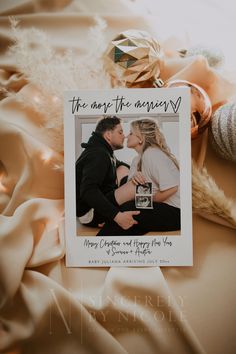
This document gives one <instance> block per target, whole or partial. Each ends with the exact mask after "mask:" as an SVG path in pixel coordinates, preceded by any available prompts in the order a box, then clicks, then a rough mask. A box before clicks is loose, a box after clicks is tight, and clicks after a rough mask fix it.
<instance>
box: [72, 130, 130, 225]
mask: <svg viewBox="0 0 236 354" xmlns="http://www.w3.org/2000/svg"><path fill="white" fill-rule="evenodd" d="M81 146H82V147H83V148H84V151H83V152H82V154H81V155H80V157H79V158H78V160H77V161H76V209H77V216H82V215H84V214H86V213H87V212H88V211H89V210H90V209H91V208H94V209H95V210H96V211H97V212H98V213H99V214H101V215H102V216H104V218H108V219H113V218H114V217H115V216H116V214H117V213H118V212H119V208H118V206H116V205H115V204H112V203H111V202H110V201H109V200H108V199H107V197H106V194H108V193H110V192H112V191H114V190H115V189H116V188H117V184H116V168H117V167H118V166H119V165H121V164H123V165H126V164H125V163H122V162H120V161H118V160H116V159H115V157H114V154H113V150H112V148H111V146H110V145H109V144H108V143H107V142H106V140H105V139H103V137H102V136H101V135H100V134H98V133H95V132H93V133H92V136H91V137H90V139H89V141H88V143H82V144H81Z"/></svg>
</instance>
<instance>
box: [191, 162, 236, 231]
mask: <svg viewBox="0 0 236 354" xmlns="http://www.w3.org/2000/svg"><path fill="white" fill-rule="evenodd" d="M192 202H193V211H194V212H196V213H198V214H200V215H201V216H203V217H205V218H207V219H210V220H212V221H215V222H218V223H220V224H223V225H226V226H229V227H232V228H236V201H234V200H232V199H230V198H228V197H226V196H225V194H224V192H223V191H222V190H221V189H220V188H219V187H218V186H217V184H216V182H215V181H214V180H213V178H212V177H211V176H210V175H209V174H208V173H207V170H206V168H202V169H199V168H198V167H197V165H196V163H195V162H194V161H193V162H192ZM211 215H213V216H215V217H211Z"/></svg>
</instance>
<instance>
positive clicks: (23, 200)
mask: <svg viewBox="0 0 236 354" xmlns="http://www.w3.org/2000/svg"><path fill="white" fill-rule="evenodd" d="M11 4H13V5H12V7H11V6H10V5H11ZM86 4H87V5H86ZM86 4H85V3H83V2H76V1H74V2H69V1H56V0H55V1H53V2H50V5H49V2H47V1H13V2H10V4H9V5H8V6H7V5H6V4H4V8H3V9H1V5H0V13H2V14H5V15H6V14H7V15H12V14H16V13H18V14H21V15H20V16H19V18H20V25H21V27H22V28H24V27H30V26H34V27H36V28H39V29H43V30H44V31H46V33H47V34H48V35H49V38H50V41H51V43H52V44H53V46H54V47H55V48H56V49H57V50H58V51H62V50H63V49H65V48H70V47H71V48H78V53H80V55H83V53H85V52H86V46H87V43H86V34H87V32H88V29H89V27H90V26H91V25H92V24H93V17H94V14H93V12H92V11H94V12H96V11H98V10H99V11H100V13H102V14H104V13H105V19H106V20H107V23H108V29H107V32H106V37H107V39H110V38H112V36H113V35H114V34H115V33H117V32H119V31H121V30H124V29H128V28H140V29H146V30H149V31H151V29H150V27H149V25H148V22H147V21H145V20H144V19H141V18H138V17H135V16H132V14H130V13H128V10H127V8H126V7H125V5H124V4H123V5H122V4H121V3H119V6H118V4H117V2H115V1H111V2H109V5H108V4H107V3H106V4H105V2H102V1H98V2H94V1H88V2H87V3H86ZM86 6H87V8H89V10H90V13H89V14H85V13H83V10H84V9H86ZM43 10H44V11H45V12H46V11H47V13H39V11H43ZM53 10H55V11H58V13H53V14H52V13H49V12H50V11H53ZM37 11H38V13H37ZM59 11H60V12H59ZM62 11H64V12H62ZM70 11H74V13H73V14H72V13H71V12H70ZM75 11H77V13H75ZM112 11H113V12H116V16H115V15H114V14H113V16H112V15H110V14H108V13H109V12H110V13H112ZM31 12H36V13H34V14H31ZM26 13H28V15H25V14H26ZM124 14H125V15H126V16H124ZM0 40H1V44H2V45H1V55H0V83H1V87H2V88H5V89H8V90H12V91H14V92H19V93H20V92H22V91H21V90H25V91H27V94H28V97H29V99H30V97H31V95H33V93H34V89H35V88H34V86H33V85H32V84H31V83H27V80H26V78H25V77H23V76H22V75H21V73H18V72H17V68H16V63H15V60H14V58H13V57H11V56H10V55H9V53H8V48H7V46H8V45H9V44H10V43H11V42H12V34H11V31H10V27H9V21H8V19H7V18H6V17H1V18H0ZM168 53H169V59H168V61H167V64H166V66H165V72H164V73H165V79H170V78H181V79H187V80H190V81H195V82H196V83H198V84H203V86H204V85H205V86H204V88H205V89H206V90H207V92H208V94H209V95H210V97H211V100H212V103H213V104H217V103H219V102H220V101H222V100H225V99H227V97H229V96H230V95H231V94H233V92H234V85H233V84H232V83H230V82H229V81H227V80H225V79H224V78H223V77H222V76H221V75H220V74H218V73H217V72H215V71H214V70H212V69H210V68H209V67H208V65H207V64H206V62H205V61H204V60H201V59H198V60H195V61H193V60H192V59H191V60H189V59H186V60H182V59H181V60H179V59H178V60H177V59H173V60H172V59H171V55H170V54H171V53H170V50H169V52H168ZM173 56H174V54H173ZM196 68H197V69H196ZM206 78H207V80H206ZM206 82H207V84H206ZM1 94H2V96H1V97H2V100H1V103H0V161H1V164H0V212H1V216H0V319H1V321H0V323H1V325H0V351H1V352H3V353H10V352H11V353H15V354H16V353H24V354H25V353H26V354H27V353H36V354H37V353H38V354H41V353H45V354H49V353H50V354H53V353H55V354H58V353H61V354H65V353H70V354H73V353H75V354H77V353H86V354H87V353H91V354H93V353H103V354H104V353H109V354H111V353H112V354H116V353H117V354H123V353H129V354H143V353H147V354H156V353H163V354H164V353H176V354H178V353H179V354H184V353H186V354H190V353H204V352H206V353H214V354H215V353H222V352H224V353H227V354H231V353H232V354H233V353H234V352H235V350H236V345H235V343H234V342H233V340H234V332H235V330H234V328H235V325H236V317H235V294H236V286H235V282H234V279H233V271H232V270H233V269H234V268H235V266H236V257H235V249H236V239H235V236H236V235H235V231H234V230H231V229H229V228H226V227H223V226H220V225H217V224H215V223H212V222H210V221H207V220H204V219H202V218H200V217H194V222H193V233H194V234H193V241H194V267H180V268H179V267H170V268H158V267H152V268H151V267H150V268H126V267H124V268H110V269H108V268H92V269H86V268H85V269H79V268H74V269H73V268H66V267H65V264H64V252H65V251H64V250H65V247H64V201H63V198H64V188H63V179H64V176H63V172H62V169H61V166H62V162H63V154H62V153H60V152H56V150H55V149H53V146H54V144H53V142H52V141H51V140H50V137H49V135H48V131H47V129H46V128H45V127H44V126H43V125H42V122H43V118H44V117H42V116H40V115H39V114H37V112H35V111H34V110H33V109H29V107H26V106H24V105H23V103H21V102H19V101H17V100H16V98H15V97H14V96H12V97H8V98H6V97H5V93H4V90H3V91H2V93H1ZM206 147H207V139H206V138H205V143H204V144H203V143H202V141H201V140H198V141H196V142H195V143H194V146H193V156H194V158H195V159H200V160H199V161H200V162H199V164H200V165H201V164H202V163H203V161H204V158H205V148H206ZM200 151H201V154H200ZM199 154H200V155H201V156H200V158H199ZM205 163H206V166H207V168H208V170H209V172H210V173H211V175H212V176H214V178H215V179H216V180H217V182H218V184H219V186H220V187H222V188H223V189H224V190H225V193H226V194H227V195H228V196H231V197H234V198H236V189H235V172H236V167H235V165H233V164H232V163H230V162H226V161H224V160H222V159H220V158H218V157H217V156H216V155H215V153H214V152H213V151H212V150H211V147H209V146H208V148H207V152H206V161H205ZM222 171H223V173H222Z"/></svg>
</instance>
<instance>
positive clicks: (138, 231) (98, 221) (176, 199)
mask: <svg viewBox="0 0 236 354" xmlns="http://www.w3.org/2000/svg"><path fill="white" fill-rule="evenodd" d="M125 144H126V146H127V148H128V149H133V150H134V151H135V157H134V158H133V159H132V162H131V164H130V166H129V165H128V164H127V163H126V162H122V161H120V160H119V159H117V158H116V156H115V154H114V152H115V151H117V150H120V149H123V148H124V146H125ZM81 147H82V148H83V151H82V152H81V153H80V155H79V157H78V159H77V161H76V215H77V225H78V224H79V225H81V226H82V228H86V227H87V228H88V227H89V228H90V229H91V228H94V230H95V235H96V236H126V235H127V236H129V235H144V234H147V233H150V232H151V233H152V234H153V235H155V232H157V231H159V232H167V231H179V230H180V224H181V222H180V189H179V188H180V187H179V186H180V171H179V163H178V161H177V158H176V157H175V155H174V154H173V153H172V152H171V150H170V148H169V146H168V145H167V143H166V139H165V137H164V134H163V133H162V132H161V130H160V128H159V125H158V121H157V119H153V118H149V117H141V118H140V117H139V118H138V119H134V120H132V121H131V122H130V124H129V134H128V135H126V136H125V133H124V130H123V121H122V119H121V118H120V117H118V116H103V117H102V118H100V119H99V120H98V121H97V122H96V127H95V130H94V131H93V132H92V134H91V136H90V138H89V140H88V142H87V143H84V142H83V143H82V144H81ZM147 183H148V184H149V183H150V184H149V185H151V187H152V191H151V197H152V208H138V207H137V203H135V197H136V190H137V186H139V185H140V186H142V185H143V186H145V184H147ZM80 229H81V228H80ZM79 236H80V234H79ZM81 236H82V235H81Z"/></svg>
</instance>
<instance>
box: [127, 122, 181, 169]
mask: <svg viewBox="0 0 236 354" xmlns="http://www.w3.org/2000/svg"><path fill="white" fill-rule="evenodd" d="M131 127H132V128H133V129H134V130H136V131H137V132H139V133H140V135H141V137H142V139H144V142H143V149H142V153H141V158H140V160H139V163H138V170H139V171H141V166H142V155H143V153H144V151H145V150H146V149H147V148H148V147H150V146H152V147H155V146H156V147H158V148H159V149H161V151H163V152H164V153H165V154H166V155H167V156H168V157H169V158H170V159H171V160H172V161H173V163H174V164H175V166H176V167H177V168H178V169H179V163H178V161H177V159H176V157H175V156H174V155H173V154H172V153H171V151H170V148H169V147H168V145H167V143H166V139H165V137H164V135H163V134H162V132H161V131H160V128H159V126H158V124H157V122H156V121H155V120H154V119H150V118H141V119H137V120H134V121H132V122H131Z"/></svg>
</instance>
